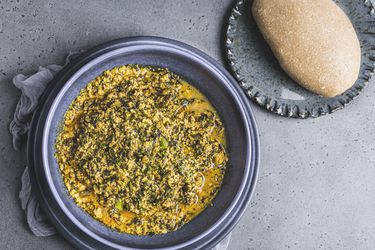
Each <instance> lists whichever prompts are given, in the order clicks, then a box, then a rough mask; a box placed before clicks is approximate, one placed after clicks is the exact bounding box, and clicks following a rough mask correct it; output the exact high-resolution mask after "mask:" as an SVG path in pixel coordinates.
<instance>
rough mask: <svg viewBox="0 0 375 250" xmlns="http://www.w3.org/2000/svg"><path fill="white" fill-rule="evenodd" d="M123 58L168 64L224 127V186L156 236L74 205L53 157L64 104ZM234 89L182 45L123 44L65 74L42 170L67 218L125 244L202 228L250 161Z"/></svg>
mask: <svg viewBox="0 0 375 250" xmlns="http://www.w3.org/2000/svg"><path fill="white" fill-rule="evenodd" d="M126 64H142V65H150V66H155V67H166V68H168V69H170V70H171V71H172V72H174V73H176V74H178V75H180V76H181V77H183V78H184V79H185V80H187V81H188V82H189V83H190V84H192V85H194V86H195V87H196V88H198V89H199V90H200V91H201V92H202V93H203V94H204V95H205V96H206V97H207V98H208V99H209V100H210V102H211V103H212V104H213V105H214V107H215V108H216V109H217V111H218V113H219V115H220V117H221V119H222V121H223V123H224V126H225V128H226V137H227V142H228V150H229V156H230V160H229V161H230V163H229V166H228V167H227V171H226V174H225V178H224V181H223V185H222V188H221V190H220V192H219V193H218V195H217V196H216V198H215V199H214V202H213V206H210V207H208V208H207V209H205V210H204V211H203V212H202V213H201V214H200V215H198V216H197V217H196V218H195V219H193V220H192V221H191V222H189V223H187V224H186V225H184V226H183V227H182V228H180V229H179V230H177V231H175V232H171V233H167V234H162V235H154V236H134V235H129V234H125V233H119V232H117V231H114V230H112V229H109V228H107V227H106V226H105V225H104V224H102V223H100V222H98V221H97V220H95V219H93V218H92V217H91V216H90V215H88V214H87V213H86V212H84V211H83V210H82V209H80V208H79V207H78V206H77V205H76V203H75V202H74V200H73V199H72V198H71V196H70V195H69V193H68V191H67V190H66V188H65V185H64V183H63V180H62V177H61V174H60V171H59V168H58V165H57V162H56V159H55V157H54V153H55V146H54V144H55V138H56V136H57V133H58V131H59V127H60V126H61V123H62V121H63V118H64V114H65V112H66V110H67V108H68V107H69V105H70V103H71V102H72V101H73V100H74V98H75V97H76V96H77V95H78V94H79V91H80V90H81V89H82V88H84V87H85V86H86V84H87V83H88V82H90V81H91V80H93V79H94V78H95V77H97V76H98V75H100V74H101V73H102V72H103V71H104V70H106V69H111V68H113V67H115V66H120V65H126ZM233 92H234V91H233V90H231V87H230V85H228V84H227V83H225V81H224V80H223V77H222V76H220V74H218V72H217V71H215V69H213V68H211V67H210V66H207V65H205V64H203V63H202V61H200V60H197V59H196V58H194V57H192V56H191V55H190V54H189V53H185V52H184V51H183V50H180V51H177V50H175V49H173V48H166V47H163V46H159V47H158V46H155V45H154V46H148V45H139V46H129V47H124V48H120V49H116V50H113V51H110V52H108V53H106V54H104V55H102V56H100V57H98V58H96V59H94V60H92V61H91V62H89V63H88V64H86V65H85V66H83V67H82V68H81V69H80V70H79V71H78V72H76V73H75V74H74V75H73V76H72V77H71V78H70V79H69V80H68V82H67V83H66V84H65V85H64V87H63V88H62V90H61V91H60V92H59V94H58V96H57V97H56V99H55V101H54V103H53V104H52V106H51V107H50V111H49V114H48V117H47V121H46V126H45V131H44V136H43V161H44V168H45V169H44V171H45V172H46V175H47V177H48V178H47V179H49V185H50V186H51V188H53V189H55V191H56V193H57V196H58V199H59V200H60V203H61V205H62V206H63V207H64V211H65V212H66V213H67V214H68V216H69V217H70V218H73V221H75V223H76V224H78V225H79V227H81V228H85V230H88V231H90V232H91V233H92V234H95V235H96V236H99V237H101V238H102V239H105V240H107V241H110V242H113V243H117V244H119V245H122V246H127V247H134V248H151V247H152V248H158V247H168V246H173V245H176V244H180V243H182V242H187V241H189V240H191V239H192V238H194V237H198V236H199V235H202V234H204V232H205V231H207V230H208V229H209V228H211V227H212V226H213V225H214V224H215V223H217V221H219V220H220V219H222V218H223V215H224V214H225V213H227V212H228V209H229V208H230V207H231V206H232V205H233V203H234V202H235V200H236V197H238V194H239V193H240V192H241V185H242V183H243V181H244V180H245V178H247V176H246V175H247V173H248V172H247V168H248V167H246V166H247V165H248V162H249V157H250V153H249V150H250V149H249V148H250V145H249V143H248V140H249V139H248V138H249V136H250V134H249V131H248V130H247V129H246V126H244V124H245V122H244V118H243V114H242V112H243V111H241V107H240V105H239V104H238V100H237V99H236V97H235V96H234V94H233Z"/></svg>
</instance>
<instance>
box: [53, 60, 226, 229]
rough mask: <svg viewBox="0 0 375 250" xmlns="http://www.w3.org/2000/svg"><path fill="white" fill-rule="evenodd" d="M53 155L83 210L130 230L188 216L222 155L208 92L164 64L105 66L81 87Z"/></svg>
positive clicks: (213, 184) (199, 205)
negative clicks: (200, 90) (202, 90)
mask: <svg viewBox="0 0 375 250" xmlns="http://www.w3.org/2000/svg"><path fill="white" fill-rule="evenodd" d="M55 156H56V158H57V161H58V163H59V167H60V170H61V173H62V176H63V179H64V182H65V185H66V187H67V189H68V191H69V193H70V194H71V196H72V197H73V198H74V200H75V201H76V203H77V204H78V205H79V206H80V207H81V208H82V209H83V210H85V211H86V212H87V213H89V214H90V215H91V216H93V217H94V218H96V219H98V220H99V221H101V222H103V223H104V224H105V225H107V226H109V227H111V228H114V229H117V230H119V231H120V232H126V233H130V234H136V235H149V234H160V233H166V232H169V231H173V230H176V229H178V228H179V227H181V226H182V225H184V224H185V223H187V222H188V221H190V220H191V219H192V218H194V217H195V216H196V215H197V214H199V213H200V212H201V211H202V210H203V209H204V208H206V207H207V206H208V205H210V204H211V203H212V200H213V198H214V197H215V195H216V194H217V192H218V190H219V188H220V185H221V182H222V180H223V176H224V171H225V167H226V165H227V162H228V156H227V153H226V150H225V135H224V127H223V125H222V122H221V121H220V118H219V116H218V115H217V113H216V111H215V109H214V108H213V107H212V106H211V104H210V103H209V102H208V101H207V99H206V98H205V97H204V96H203V95H202V94H201V93H200V92H199V91H198V90H196V89H195V88H194V87H192V86H191V85H189V84H188V83H186V82H185V81H183V80H182V79H180V78H179V77H178V76H176V75H175V74H173V73H171V72H170V71H168V70H167V69H162V68H151V67H143V66H140V65H127V66H121V67H116V68H113V69H111V70H107V71H105V72H104V73H103V74H102V75H100V76H98V77H97V78H96V79H95V80H93V81H92V82H90V83H89V84H88V85H87V86H86V87H85V88H84V89H83V90H82V91H81V92H80V94H79V95H78V96H77V98H76V99H75V100H74V101H73V103H72V104H71V105H70V107H69V109H68V110H67V112H66V114H65V120H64V124H63V129H62V131H61V133H60V134H59V136H58V138H57V140H56V154H55Z"/></svg>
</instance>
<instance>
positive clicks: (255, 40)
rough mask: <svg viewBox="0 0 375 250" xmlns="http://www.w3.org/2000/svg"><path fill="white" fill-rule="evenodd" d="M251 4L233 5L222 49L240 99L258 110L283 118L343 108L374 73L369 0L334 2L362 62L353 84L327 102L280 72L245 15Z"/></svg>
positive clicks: (374, 30)
mask: <svg viewBox="0 0 375 250" xmlns="http://www.w3.org/2000/svg"><path fill="white" fill-rule="evenodd" d="M252 2H253V0H238V1H237V2H236V3H235V5H234V7H233V9H232V11H231V14H230V16H229V22H228V28H227V30H226V41H225V50H226V54H227V59H228V61H229V67H230V68H231V70H232V72H233V74H234V76H235V77H236V78H237V80H238V81H239V83H240V85H241V87H242V88H243V89H244V90H245V93H246V95H247V96H248V97H250V99H252V100H254V101H255V102H256V103H258V104H259V105H260V106H262V107H264V108H266V109H267V110H269V111H271V112H273V113H276V114H278V115H281V116H285V117H293V118H309V117H319V116H322V115H327V114H331V113H333V112H334V111H337V110H340V109H342V108H344V107H345V106H346V105H347V104H349V103H350V102H351V101H352V100H353V99H354V98H355V97H357V96H358V95H359V94H360V92H361V91H362V89H363V88H364V87H365V86H366V85H367V84H368V83H369V80H370V78H371V77H372V76H373V74H374V72H375V10H374V7H373V4H372V2H371V1H370V0H361V1H351V0H336V1H335V2H336V3H337V4H338V5H339V6H340V7H341V8H342V9H343V10H344V12H345V13H346V14H347V15H348V16H349V18H350V19H351V21H352V23H353V26H354V28H355V29H356V31H357V35H358V38H359V40H360V43H361V48H362V62H361V69H360V74H359V78H358V80H357V81H356V83H355V84H354V85H353V86H352V87H351V88H350V89H348V90H347V91H346V92H344V93H343V94H341V95H338V96H336V97H333V98H327V97H323V96H319V95H316V94H314V93H312V92H310V91H308V90H306V89H304V88H303V87H301V86H299V85H298V84H297V83H295V82H294V81H293V80H292V79H291V78H290V77H288V75H287V74H286V73H285V72H284V71H283V70H282V68H281V67H280V65H279V64H278V62H277V59H276V58H275V57H274V55H273V54H272V51H271V49H270V48H269V46H268V45H267V43H266V42H265V40H264V39H263V37H262V35H261V33H260V31H259V30H258V28H257V25H256V23H255V21H254V20H253V18H252V16H251V4H252Z"/></svg>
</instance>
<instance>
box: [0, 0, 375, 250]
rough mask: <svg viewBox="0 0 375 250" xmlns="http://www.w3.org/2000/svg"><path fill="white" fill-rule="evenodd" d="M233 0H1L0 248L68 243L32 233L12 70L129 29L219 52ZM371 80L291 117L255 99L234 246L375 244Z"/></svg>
mask: <svg viewBox="0 0 375 250" xmlns="http://www.w3.org/2000/svg"><path fill="white" fill-rule="evenodd" d="M230 2H231V1H230V0H193V1H183V0H169V1H166V0H158V1H147V0H142V1H130V0H129V1H110V0H94V1H93V0H91V1H84V0H79V1H77V0H65V1H60V0H45V1H32V0H28V1H23V0H17V1H16V0H14V1H12V0H9V1H4V0H0V151H1V153H0V190H1V194H0V249H71V248H72V246H71V245H70V244H69V243H67V242H66V241H65V240H64V239H63V238H61V237H59V236H54V237H46V238H37V237H35V236H33V235H32V234H31V233H30V232H29V230H28V228H27V225H26V224H25V217H24V214H23V213H22V211H21V209H20V203H19V200H18V191H19V188H20V176H21V172H22V170H23V165H24V164H25V158H24V152H21V153H19V152H14V151H13V149H12V147H11V138H10V135H9V134H8V125H9V122H10V120H11V117H12V112H13V110H14V107H15V104H16V101H17V98H18V96H19V93H18V91H17V90H16V89H15V88H14V87H13V86H12V84H11V78H12V76H13V75H15V74H17V73H25V74H27V73H30V72H33V71H35V70H36V69H37V66H38V65H47V64H51V63H61V62H62V61H63V59H64V57H65V55H66V54H67V52H68V51H70V50H78V49H85V48H88V47H91V46H93V45H97V44H99V43H102V42H105V41H108V40H111V39H114V38H119V37H124V36H133V35H157V36H163V37H168V38H173V39H177V40H180V41H183V42H186V43H188V44H191V45H193V46H195V47H197V48H199V49H201V50H203V51H205V52H207V53H208V54H209V55H211V56H213V57H214V58H216V59H217V60H219V61H222V55H221V49H220V43H221V41H220V38H221V28H222V23H223V22H222V21H223V18H224V16H225V12H226V10H227V9H228V7H229V6H230V4H231V3H230ZM374 97H375V85H374V81H372V84H370V85H369V86H368V87H367V88H366V90H365V91H364V93H363V94H362V95H361V96H360V97H359V98H358V99H356V100H355V101H354V102H353V103H352V104H351V105H350V106H348V107H347V108H345V109H344V110H342V111H339V112H337V113H335V114H333V115H330V116H326V117H321V118H319V119H310V120H291V119H285V118H281V117H278V116H276V115H273V114H270V113H268V112H266V111H265V110H262V109H260V108H258V107H256V106H255V105H253V106H254V111H255V115H256V118H257V121H258V125H259V132H260V135H261V150H262V163H261V168H260V172H259V180H258V183H257V187H256V190H255V193H254V197H253V199H252V201H251V204H250V205H249V207H248V209H247V210H246V212H245V214H244V216H243V218H242V219H241V221H240V223H239V224H238V225H237V226H236V228H235V229H234V231H233V236H232V239H231V243H230V247H229V248H230V249H234V250H237V249H240V250H241V249H320V248H321V249H373V248H374V246H375V236H374V235H375V234H374V233H375V209H374V207H375V132H374V131H375V130H374V124H375V115H374V108H375V98H374Z"/></svg>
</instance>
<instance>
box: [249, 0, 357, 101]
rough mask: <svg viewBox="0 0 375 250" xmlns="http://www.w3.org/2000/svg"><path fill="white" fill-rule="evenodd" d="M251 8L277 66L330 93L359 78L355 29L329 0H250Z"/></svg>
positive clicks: (307, 85)
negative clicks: (276, 60) (251, 0)
mask: <svg viewBox="0 0 375 250" xmlns="http://www.w3.org/2000/svg"><path fill="white" fill-rule="evenodd" d="M252 13H253V16H254V19H255V21H256V23H257V24H258V27H259V29H260V31H261V32H262V34H263V36H264V38H265V40H266V41H267V43H268V44H269V45H270V47H271V49H272V51H273V53H274V54H275V56H276V58H277V59H278V61H279V63H280V65H281V67H282V68H283V69H284V70H285V71H286V72H287V73H288V74H289V76H290V77H291V78H293V79H294V80H295V81H296V82H297V83H299V84H300V85H302V86H303V87H305V88H307V89H309V90H310V91H312V92H315V93H317V94H320V95H323V96H328V97H333V96H336V95H338V94H341V93H343V92H344V91H345V90H347V89H348V88H350V87H351V86H352V85H353V84H354V83H355V81H356V80H357V78H358V74H359V68H360V64H361V49H360V44H359V41H358V38H357V34H356V32H355V30H354V28H353V25H352V24H351V22H350V20H349V18H348V17H347V16H346V15H345V13H344V12H343V11H342V10H341V9H340V8H339V7H338V6H337V5H336V4H335V3H334V2H333V1H332V0H313V1H312V0H254V3H253V6H252Z"/></svg>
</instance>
